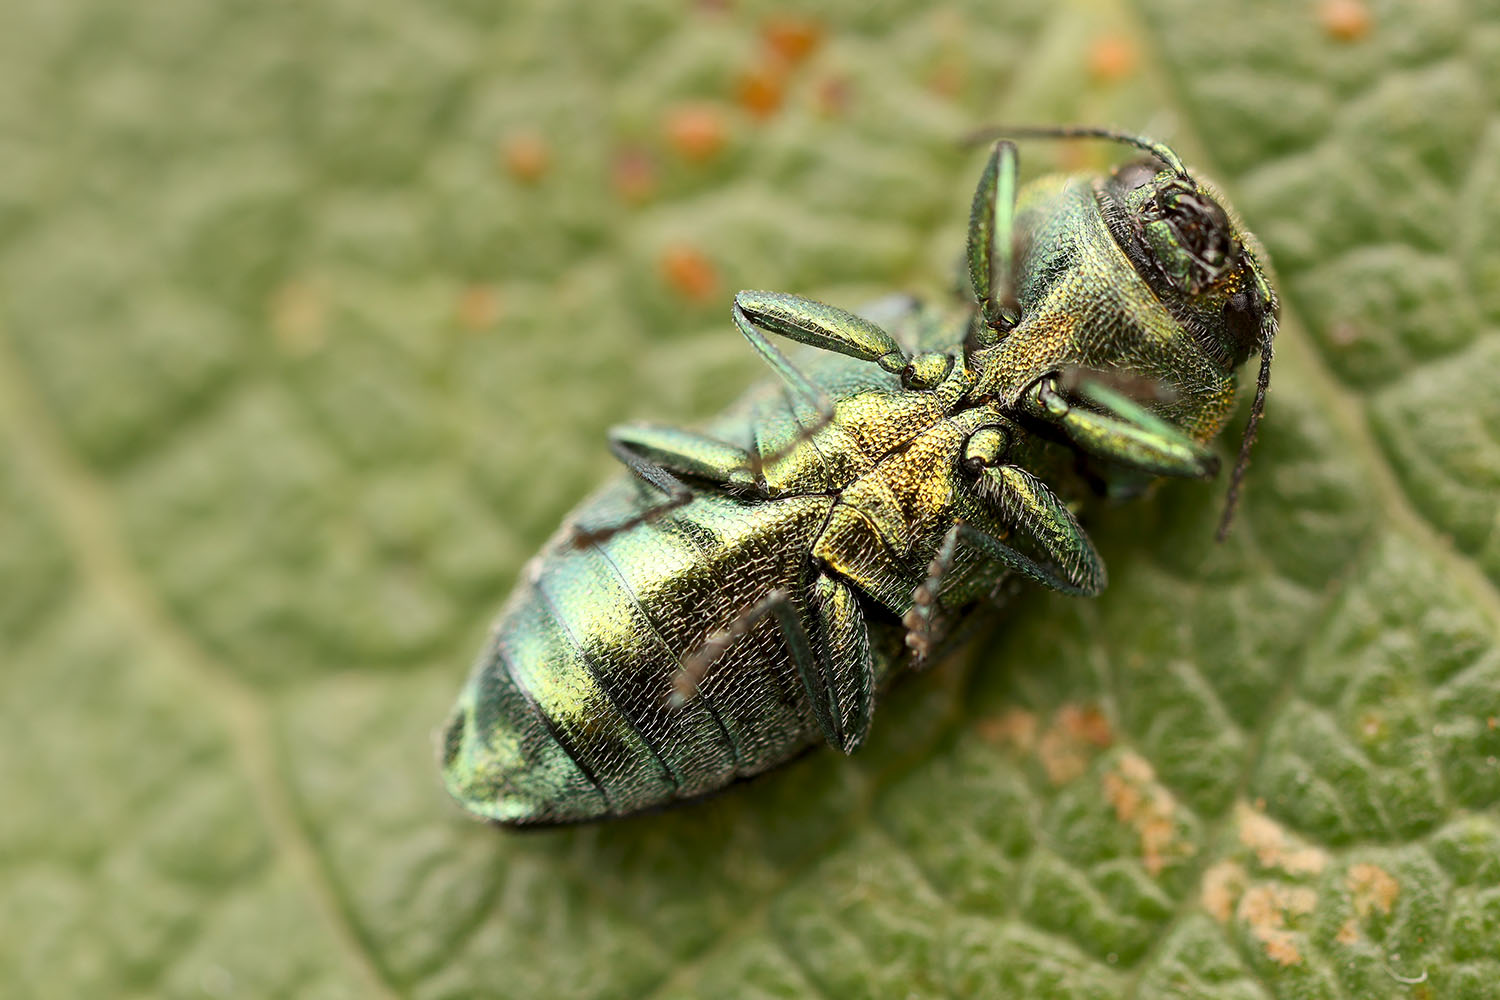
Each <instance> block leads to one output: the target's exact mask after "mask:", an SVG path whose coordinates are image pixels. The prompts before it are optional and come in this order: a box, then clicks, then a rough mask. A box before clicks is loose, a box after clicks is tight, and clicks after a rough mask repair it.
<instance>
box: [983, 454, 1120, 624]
mask: <svg viewBox="0 0 1500 1000" xmlns="http://www.w3.org/2000/svg"><path fill="white" fill-rule="evenodd" d="M981 482H982V483H983V487H982V488H983V489H984V490H985V491H986V492H988V493H989V494H990V495H991V496H992V497H993V498H994V501H995V503H996V504H997V505H998V507H999V508H1000V514H1001V517H1002V518H1003V519H1004V521H1005V523H1006V524H1008V525H1010V526H1012V527H1013V528H1014V529H1015V531H1016V533H1017V534H1018V535H1021V536H1023V537H1024V538H1026V539H1027V540H1028V541H1030V542H1031V543H1032V544H1033V545H1035V546H1036V548H1037V549H1038V550H1039V551H1040V552H1041V553H1042V554H1043V555H1044V556H1045V557H1046V561H1045V562H1037V561H1035V560H1030V559H1029V557H1027V556H1025V555H1024V554H1022V553H1020V552H1016V555H1017V556H1020V559H1021V561H1014V560H1005V559H1002V560H1001V561H1003V562H1005V563H1006V565H1008V566H1009V567H1010V568H1011V569H1014V570H1016V571H1017V572H1019V573H1021V574H1022V575H1023V576H1028V577H1030V578H1031V579H1033V580H1036V581H1037V582H1038V583H1041V584H1044V585H1046V586H1048V587H1051V588H1052V589H1054V590H1060V591H1062V592H1063V593H1065V594H1073V595H1076V596H1079V597H1093V596H1094V595H1096V594H1098V593H1099V592H1100V591H1102V590H1103V589H1104V587H1105V585H1106V584H1107V583H1108V582H1109V577H1108V574H1107V573H1106V572H1105V570H1104V560H1103V559H1101V558H1100V557H1099V551H1098V550H1097V549H1095V548H1094V543H1093V542H1092V541H1091V540H1090V539H1089V536H1088V533H1087V532H1085V531H1084V530H1083V526H1082V525H1080V524H1079V523H1078V519H1077V518H1076V517H1074V516H1073V512H1072V511H1071V510H1069V509H1068V505H1067V504H1065V503H1063V501H1062V499H1061V498H1060V497H1059V496H1058V495H1057V494H1056V493H1053V492H1052V490H1051V489H1050V488H1049V487H1048V486H1047V484H1046V483H1044V482H1042V481H1041V480H1040V479H1038V478H1037V477H1036V476H1033V475H1032V474H1031V473H1029V472H1027V471H1026V470H1025V469H1022V468H1021V467H1019V466H1016V465H1000V466H994V467H992V468H988V469H985V470H984V472H983V473H982V476H981ZM970 530H975V529H972V528H971V529H970ZM996 544H1003V543H1000V542H998V540H996ZM1007 548H1008V547H1007ZM1010 551H1015V550H1013V549H1011V550H1010ZM1025 563H1029V566H1028V565H1026V564H1025ZM1038 571H1039V572H1038Z"/></svg>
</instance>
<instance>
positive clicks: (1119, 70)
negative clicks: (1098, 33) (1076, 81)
mask: <svg viewBox="0 0 1500 1000" xmlns="http://www.w3.org/2000/svg"><path fill="white" fill-rule="evenodd" d="M1136 61H1137V55H1136V49H1135V46H1134V45H1132V44H1131V43H1130V41H1129V40H1128V39H1126V38H1122V37H1120V36H1119V35H1106V36H1104V37H1103V38H1099V39H1096V40H1095V41H1094V44H1093V45H1092V46H1091V47H1090V48H1089V73H1090V74H1091V75H1092V76H1093V78H1094V79H1095V80H1097V81H1099V82H1100V83H1115V82H1117V81H1119V80H1123V79H1125V78H1126V77H1127V76H1129V75H1130V74H1131V73H1133V72H1135V65H1136Z"/></svg>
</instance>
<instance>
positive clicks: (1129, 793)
mask: <svg viewBox="0 0 1500 1000" xmlns="http://www.w3.org/2000/svg"><path fill="white" fill-rule="evenodd" d="M1104 797H1105V799H1107V800H1108V801H1109V804H1110V805H1111V806H1112V807H1113V808H1114V811H1115V818H1116V819H1118V820H1119V821H1120V822H1122V823H1128V824H1129V825H1130V826H1131V827H1133V828H1134V829H1135V832H1136V835H1137V836H1139V837H1140V839H1141V863H1142V864H1143V865H1144V866H1145V868H1146V872H1147V874H1149V875H1151V876H1152V877H1153V878H1155V877H1156V876H1157V875H1160V874H1161V872H1162V870H1163V869H1164V868H1166V865H1167V861H1168V860H1169V859H1172V858H1180V857H1182V856H1184V855H1187V854H1191V853H1193V850H1194V847H1193V845H1192V844H1191V843H1189V842H1187V841H1183V840H1181V839H1179V838H1178V836H1177V828H1176V823H1175V821H1174V820H1175V816H1176V813H1177V800H1176V799H1175V798H1173V797H1172V793H1171V792H1169V791H1168V790H1167V788H1166V786H1164V785H1162V784H1161V783H1160V782H1158V781H1157V780H1156V773H1155V772H1154V771H1153V770H1152V769H1151V764H1150V763H1149V762H1148V761H1147V760H1146V758H1144V757H1142V756H1141V755H1140V754H1137V753H1132V752H1129V751H1127V752H1125V753H1124V754H1122V755H1121V756H1120V758H1119V760H1118V761H1116V762H1115V769H1114V770H1112V771H1110V772H1109V773H1108V774H1106V775H1105V776H1104Z"/></svg>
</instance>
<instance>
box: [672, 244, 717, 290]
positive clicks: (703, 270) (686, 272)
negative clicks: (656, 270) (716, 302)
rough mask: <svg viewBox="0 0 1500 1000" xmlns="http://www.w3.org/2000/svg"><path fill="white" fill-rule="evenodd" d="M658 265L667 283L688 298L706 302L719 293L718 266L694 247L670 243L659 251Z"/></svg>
mask: <svg viewBox="0 0 1500 1000" xmlns="http://www.w3.org/2000/svg"><path fill="white" fill-rule="evenodd" d="M659 266H660V268H661V275H662V279H663V280H664V281H666V283H667V285H668V286H669V287H670V288H671V289H672V290H673V291H675V292H676V293H677V294H678V295H680V296H682V297H683V298H685V299H688V300H689V301H692V302H708V301H711V300H712V299H713V298H714V297H715V296H716V295H717V294H718V291H719V273H718V270H717V269H716V268H715V267H714V265H713V262H712V261H710V260H709V259H708V258H707V257H705V256H704V255H703V254H702V253H701V252H700V251H698V250H696V249H694V248H693V247H689V246H675V247H669V248H668V249H667V250H666V251H665V252H664V253H662V255H661V260H660V262H659Z"/></svg>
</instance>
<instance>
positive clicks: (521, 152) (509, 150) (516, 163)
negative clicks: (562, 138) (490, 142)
mask: <svg viewBox="0 0 1500 1000" xmlns="http://www.w3.org/2000/svg"><path fill="white" fill-rule="evenodd" d="M500 161H501V163H502V164H503V165H504V166H505V169H506V171H508V172H509V173H510V175H511V176H512V177H514V178H515V179H516V180H518V181H521V182H522V183H524V184H534V183H536V182H537V181H539V180H541V179H542V176H543V175H544V174H546V173H547V168H548V167H550V166H552V148H551V147H550V146H548V145H547V140H546V139H544V138H542V136H541V135H540V134H538V133H536V132H530V131H527V132H517V133H515V134H514V135H511V136H507V137H506V139H505V140H504V141H503V142H502V143H501V144H500Z"/></svg>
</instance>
